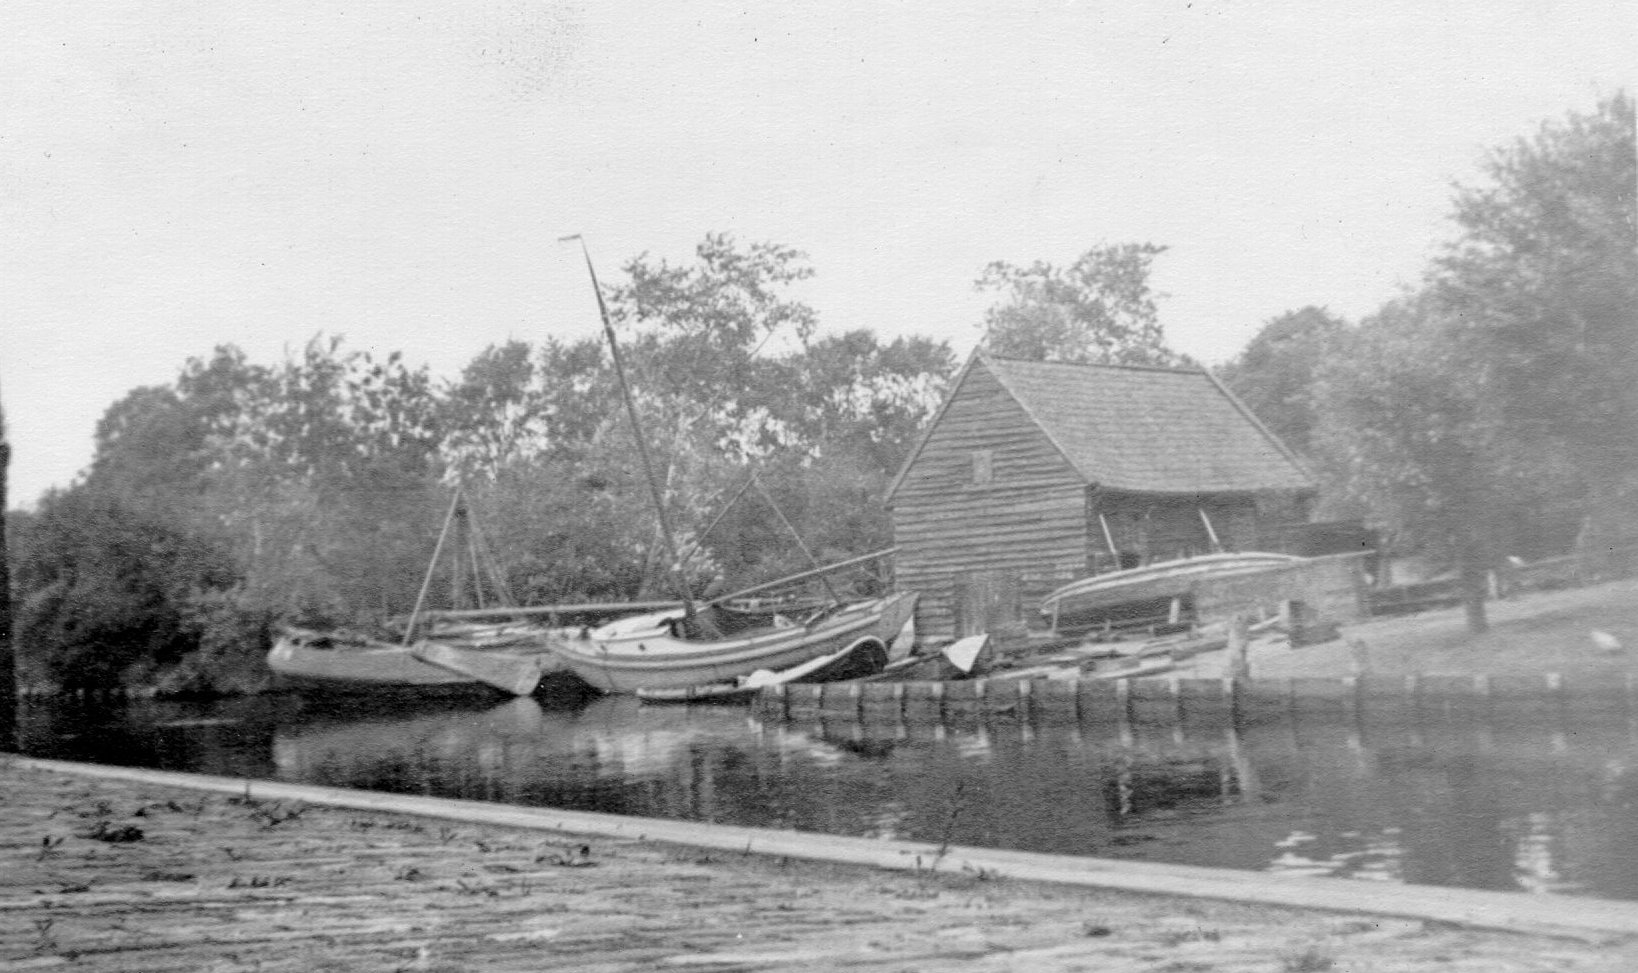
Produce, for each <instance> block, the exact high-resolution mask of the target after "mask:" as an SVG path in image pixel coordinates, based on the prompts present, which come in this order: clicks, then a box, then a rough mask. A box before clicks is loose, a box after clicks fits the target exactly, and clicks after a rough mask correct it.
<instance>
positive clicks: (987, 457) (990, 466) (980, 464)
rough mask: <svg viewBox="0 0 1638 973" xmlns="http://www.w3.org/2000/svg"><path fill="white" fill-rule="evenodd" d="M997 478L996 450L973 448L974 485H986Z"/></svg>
mask: <svg viewBox="0 0 1638 973" xmlns="http://www.w3.org/2000/svg"><path fill="white" fill-rule="evenodd" d="M994 479H995V450H993V449H975V450H973V485H975V486H984V485H986V484H988V483H990V482H992V481H993V480H994Z"/></svg>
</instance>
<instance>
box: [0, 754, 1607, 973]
mask: <svg viewBox="0 0 1638 973" xmlns="http://www.w3.org/2000/svg"><path fill="white" fill-rule="evenodd" d="M883 869H891V870H892V871H884V870H883ZM1156 893H1169V897H1167V896H1158V895H1157V894H1156ZM1203 897H1204V898H1203ZM1213 899H1219V900H1223V901H1213ZM1270 902H1273V903H1284V904H1285V905H1287V906H1294V907H1302V908H1286V907H1280V906H1275V905H1267V904H1247V903H1270ZM1317 910H1326V911H1317ZM1458 924H1459V925H1458ZM1461 927H1466V928H1461ZM1476 927H1484V928H1487V929H1499V930H1510V932H1506V933H1504V932H1481V931H1476ZM1635 935H1638V905H1635V904H1633V903H1617V902H1604V901H1599V900H1591V899H1570V898H1562V899H1555V898H1553V897H1546V896H1525V895H1518V894H1504V893H1483V892H1464V891H1460V890H1452V889H1425V888H1418V887H1414V886H1381V885H1376V884H1374V883H1367V882H1358V881H1345V880H1316V879H1280V878H1276V877H1274V876H1269V875H1263V874H1255V873H1239V872H1227V871H1223V870H1214V869H1199V868H1186V867H1180V866H1156V865H1143V864H1134V863H1123V862H1109V861H1101V860H1092V859H1069V858H1063V857H1059V856H1051V855H1037V854H1028V853H1022V852H1005V851H989V850H983V849H970V848H957V847H943V848H937V847H931V846H927V845H914V844H909V843H903V842H890V841H873V840H869V839H846V838H836V837H830V836H820V835H806V834H798V833H795V832H782V831H770V830H761V829H749V828H730V827H722V826H715V825H708V824H694V823H688V822H678V821H656V820H653V819H637V818H624V817H615V816H610V815H599V814H586V813H575V812H563V811H556V810H551V809H542V808H517V807H508V806H503V805H490V804H482V803H478V802H467V801H451V800H442V799H435V798H424V797H407V796H395V795H387V794H378V793H372V792H364V791H351V790H343V789H335V788H319V787H305V786H302V785H295V784H281V783H275V782H246V781H237V780H230V779H226V778H210V777H199V776H194V775H184V774H166V773H161V772H154V771H145V770H139V769H129V768H113V767H102V766H95V765H73V764H61V763H55V762H48V761H33V760H25V759H21V758H8V759H6V760H5V761H4V762H0V968H5V969H37V968H38V969H47V968H55V967H59V966H64V967H68V968H72V969H77V970H79V969H83V970H155V971H158V970H207V969H209V970H251V969H256V970H286V969H288V970H300V971H303V973H311V971H318V970H332V969H334V970H349V971H351V970H439V971H442V970H479V969H482V970H512V969H516V970H525V969H527V970H552V969H564V970H568V969H573V970H588V971H600V970H651V969H666V968H682V969H706V970H764V969H768V970H772V969H780V970H821V969H847V968H856V967H857V968H866V967H868V968H869V969H872V970H882V969H889V970H891V969H902V970H910V969H921V970H935V969H936V970H1005V969H1018V970H1026V969H1027V970H1046V971H1052V970H1062V971H1068V970H1074V969H1098V970H1110V971H1127V970H1131V971H1136V970H1149V971H1159V970H1171V971H1177V970H1207V969H1210V970H1242V971H1252V970H1277V969H1297V968H1301V969H1332V968H1335V969H1354V970H1365V969H1370V970H1377V971H1409V970H1419V969H1425V968H1427V967H1428V966H1429V965H1432V964H1433V963H1434V962H1435V961H1447V962H1456V963H1458V964H1459V965H1458V966H1457V967H1456V968H1464V969H1473V970H1481V969H1482V970H1486V971H1514V970H1519V971H1522V970H1539V969H1553V970H1565V971H1586V970H1609V971H1614V970H1631V969H1634V968H1638V946H1635V940H1634V938H1633V937H1634V936H1635ZM1549 936H1550V937H1554V938H1546V937H1549ZM1564 937H1568V938H1564ZM1293 964H1296V965H1293ZM1302 964H1310V965H1302ZM1326 964H1329V965H1326ZM1543 964H1545V965H1543Z"/></svg>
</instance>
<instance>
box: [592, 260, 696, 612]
mask: <svg viewBox="0 0 1638 973" xmlns="http://www.w3.org/2000/svg"><path fill="white" fill-rule="evenodd" d="M571 240H572V241H576V242H578V243H579V244H580V252H581V253H582V254H584V255H585V257H586V272H587V273H589V274H590V275H591V283H592V293H594V294H596V295H597V313H598V314H599V315H601V316H602V318H603V335H604V336H605V337H606V338H608V342H609V355H610V357H612V358H613V359H614V377H615V378H616V379H617V380H618V381H619V383H620V397H621V398H622V399H624V400H625V403H626V415H627V416H629V417H630V418H631V435H632V438H634V439H636V440H637V455H638V457H639V458H640V459H641V460H642V463H643V477H644V478H645V479H647V480H648V490H649V493H650V494H652V495H653V497H654V512H655V513H656V514H657V515H658V516H659V518H660V536H661V538H663V539H664V540H665V550H666V554H667V555H669V556H670V558H671V565H672V567H671V570H672V574H673V581H674V583H675V584H676V586H677V594H679V595H681V596H682V601H683V610H684V611H685V612H686V613H687V614H688V615H690V616H692V615H693V614H694V600H693V599H692V598H691V597H689V594H688V584H687V581H686V580H685V579H684V578H683V577H682V574H681V572H682V569H683V565H682V558H681V557H679V556H678V554H677V541H676V539H675V537H674V535H673V534H672V533H671V519H670V518H669V517H667V516H666V512H665V494H664V492H663V491H661V489H660V481H659V480H658V479H657V478H656V477H655V476H654V462H653V460H651V459H650V458H649V454H648V440H646V439H645V438H643V424H642V422H640V421H639V420H638V418H637V403H636V402H634V401H633V400H632V398H631V387H630V386H629V385H627V384H626V366H625V362H624V361H623V360H622V359H621V357H620V343H619V342H618V341H616V340H615V338H614V325H613V324H611V323H609V309H608V305H606V304H604V303H603V288H602V287H601V286H599V285H598V283H597V268H595V267H593V266H592V258H591V250H590V249H588V248H587V246H586V240H585V238H584V237H582V236H581V235H580V234H578V233H576V234H574V235H573V236H566V237H562V238H560V241H559V242H562V243H568V242H569V241H571Z"/></svg>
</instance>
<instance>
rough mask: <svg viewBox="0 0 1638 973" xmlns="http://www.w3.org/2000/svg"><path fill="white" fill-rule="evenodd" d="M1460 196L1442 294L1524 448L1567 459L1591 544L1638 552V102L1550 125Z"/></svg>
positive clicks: (1438, 275)
mask: <svg viewBox="0 0 1638 973" xmlns="http://www.w3.org/2000/svg"><path fill="white" fill-rule="evenodd" d="M1484 175H1485V177H1486V178H1485V180H1484V181H1483V182H1482V183H1480V184H1477V185H1471V186H1461V187H1458V188H1457V192H1456V196H1455V205H1454V214H1453V218H1454V221H1455V223H1456V226H1457V228H1458V230H1459V231H1460V232H1459V235H1458V236H1457V237H1456V239H1455V240H1454V241H1453V242H1452V243H1450V244H1449V246H1448V247H1447V248H1446V249H1445V252H1444V253H1443V255H1442V257H1441V258H1440V259H1439V261H1438V263H1437V265H1436V267H1435V270H1434V275H1433V279H1434V289H1435V293H1436V295H1437V297H1438V299H1439V300H1440V301H1441V303H1442V304H1443V306H1444V309H1445V310H1444V312H1443V313H1444V317H1445V318H1446V319H1447V320H1448V321H1449V322H1450V324H1451V326H1452V328H1453V329H1454V331H1455V334H1456V336H1457V340H1458V341H1459V342H1460V345H1461V348H1462V353H1463V354H1464V355H1466V356H1467V357H1469V358H1471V359H1473V360H1474V361H1477V362H1482V363H1483V375H1482V383H1483V384H1482V388H1483V395H1484V398H1485V403H1486V407H1487V408H1489V409H1491V410H1493V411H1494V412H1495V413H1496V416H1497V420H1498V421H1499V422H1501V423H1502V424H1504V425H1505V426H1506V428H1507V430H1508V434H1509V437H1510V438H1511V440H1512V442H1513V443H1514V444H1515V446H1516V447H1517V448H1518V449H1520V450H1524V451H1530V452H1534V453H1538V454H1540V453H1546V452H1559V451H1563V452H1564V453H1565V454H1566V455H1567V457H1568V459H1569V461H1570V462H1571V463H1572V464H1573V466H1574V467H1575V468H1576V470H1577V471H1578V474H1579V477H1580V478H1581V481H1582V483H1583V484H1584V487H1585V490H1586V496H1587V501H1586V502H1587V510H1586V512H1587V531H1586V532H1587V534H1588V535H1589V536H1590V537H1591V538H1594V539H1596V540H1597V541H1598V542H1599V543H1600V544H1601V545H1603V546H1605V547H1606V549H1608V548H1611V547H1615V546H1617V545H1619V544H1621V543H1634V542H1638V526H1635V525H1638V434H1635V433H1634V430H1635V429H1638V209H1635V206H1634V191H1635V185H1638V150H1635V146H1634V122H1633V100H1632V98H1631V96H1630V95H1628V94H1626V93H1624V92H1623V93H1617V94H1615V95H1613V96H1611V97H1608V98H1606V99H1604V100H1602V101H1601V102H1600V103H1599V104H1598V106H1597V107H1596V108H1595V109H1594V110H1593V111H1592V112H1591V113H1588V114H1570V115H1569V116H1567V117H1566V118H1564V119H1562V120H1559V121H1554V122H1549V123H1547V124H1544V125H1543V126H1542V127H1541V129H1540V131H1539V132H1537V133H1536V135H1535V136H1534V137H1533V138H1529V139H1518V140H1516V141H1514V142H1512V143H1510V144H1508V145H1505V146H1502V147H1500V148H1498V149H1496V150H1494V151H1493V152H1491V153H1490V155H1489V156H1488V158H1487V159H1486V161H1485V163H1484Z"/></svg>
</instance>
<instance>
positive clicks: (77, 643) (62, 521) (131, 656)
mask: <svg viewBox="0 0 1638 973" xmlns="http://www.w3.org/2000/svg"><path fill="white" fill-rule="evenodd" d="M17 565H18V578H17V582H18V588H19V591H20V592H22V593H23V598H22V606H21V611H20V612H19V617H18V632H19V634H20V635H21V637H22V638H23V639H24V640H25V641H26V642H27V643H28V644H29V645H30V646H31V647H32V648H33V649H34V650H35V651H36V652H38V653H40V655H42V656H43V657H44V658H43V662H44V666H43V668H44V670H45V672H44V675H46V676H48V677H49V678H50V679H51V680H52V681H53V682H55V683H56V684H58V685H60V686H62V687H64V688H68V689H106V688H109V687H113V686H119V685H140V684H143V683H144V682H147V681H148V676H150V675H151V674H152V673H153V671H154V670H155V669H156V667H161V666H164V665H167V664H172V663H175V662H177V661H179V660H180V659H181V658H182V657H183V656H184V655H185V654H186V653H187V652H188V651H189V650H191V649H192V648H193V647H194V645H195V642H194V639H193V637H192V636H191V635H190V633H189V632H188V630H187V619H186V606H187V604H188V602H189V599H190V598H191V597H192V596H194V595H195V594H196V593H198V592H202V591H207V590H213V589H221V588H224V587H226V586H228V585H230V584H231V583H232V580H233V569H232V564H231V562H230V561H229V560H228V558H227V556H226V553H225V552H224V551H222V550H220V549H219V548H216V547H215V546H213V545H212V544H210V543H209V542H208V541H206V540H204V539H202V538H200V537H199V536H198V535H196V534H194V533H192V532H191V531H189V530H188V528H187V525H186V524H182V523H178V522H176V521H175V520H174V519H171V518H168V517H164V516H163V515H161V514H159V513H158V512H156V511H155V510H154V509H153V508H151V507H149V506H147V505H139V506H132V505H129V504H126V503H124V502H123V501H122V500H121V499H120V498H119V497H117V496H115V495H114V494H112V493H110V492H108V491H105V490H101V489H98V488H96V487H94V486H88V485H86V484H76V485H75V486H73V487H70V488H69V489H67V490H64V491H55V492H52V493H49V494H47V495H46V497H45V499H44V500H42V501H41V504H40V509H39V510H38V512H37V513H36V514H35V516H34V517H32V518H30V525H29V529H28V531H27V532H26V534H25V537H24V543H23V545H22V549H21V550H19V551H18V552H17ZM36 675H39V673H37V674H36Z"/></svg>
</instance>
